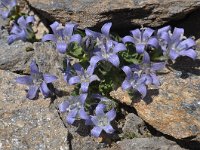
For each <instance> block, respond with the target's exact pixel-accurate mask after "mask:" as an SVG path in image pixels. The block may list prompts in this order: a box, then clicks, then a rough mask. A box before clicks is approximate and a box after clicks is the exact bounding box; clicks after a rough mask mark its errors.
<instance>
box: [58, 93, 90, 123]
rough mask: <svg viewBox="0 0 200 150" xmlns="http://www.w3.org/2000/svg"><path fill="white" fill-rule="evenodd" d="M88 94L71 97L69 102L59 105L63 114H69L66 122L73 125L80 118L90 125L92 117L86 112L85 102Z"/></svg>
mask: <svg viewBox="0 0 200 150" xmlns="http://www.w3.org/2000/svg"><path fill="white" fill-rule="evenodd" d="M86 98H87V94H81V95H79V96H70V97H69V99H68V100H66V101H64V102H62V103H61V104H59V106H58V108H59V111H60V112H61V113H63V112H68V115H67V117H66V121H67V123H69V124H73V123H74V121H75V120H76V119H78V118H79V117H80V118H81V119H84V120H85V121H86V124H89V123H90V116H89V115H88V114H87V113H86V112H85V110H84V104H85V100H86Z"/></svg>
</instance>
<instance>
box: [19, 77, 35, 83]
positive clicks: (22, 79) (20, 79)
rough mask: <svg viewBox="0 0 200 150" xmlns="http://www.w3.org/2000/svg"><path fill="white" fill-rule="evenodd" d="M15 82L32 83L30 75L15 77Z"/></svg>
mask: <svg viewBox="0 0 200 150" xmlns="http://www.w3.org/2000/svg"><path fill="white" fill-rule="evenodd" d="M16 82H17V83H19V84H25V85H32V84H33V80H32V78H31V77H30V76H24V77H17V78H16Z"/></svg>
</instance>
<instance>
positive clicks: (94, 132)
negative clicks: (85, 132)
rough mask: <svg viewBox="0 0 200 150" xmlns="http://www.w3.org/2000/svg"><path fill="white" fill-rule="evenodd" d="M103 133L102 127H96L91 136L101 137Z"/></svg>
mask: <svg viewBox="0 0 200 150" xmlns="http://www.w3.org/2000/svg"><path fill="white" fill-rule="evenodd" d="M101 132H102V129H101V128H100V127H94V128H93V129H92V130H91V134H92V136H94V137H99V136H100V134H101Z"/></svg>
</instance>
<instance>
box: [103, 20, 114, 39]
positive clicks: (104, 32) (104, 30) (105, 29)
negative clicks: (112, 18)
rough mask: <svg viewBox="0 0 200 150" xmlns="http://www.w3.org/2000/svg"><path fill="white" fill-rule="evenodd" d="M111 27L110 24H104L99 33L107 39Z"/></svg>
mask: <svg viewBox="0 0 200 150" xmlns="http://www.w3.org/2000/svg"><path fill="white" fill-rule="evenodd" d="M111 26H112V23H111V22H109V23H105V24H104V25H103V26H102V28H101V32H102V33H103V34H104V35H105V36H107V37H109V34H110V28H111Z"/></svg>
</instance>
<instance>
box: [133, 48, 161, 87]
mask: <svg viewBox="0 0 200 150" xmlns="http://www.w3.org/2000/svg"><path fill="white" fill-rule="evenodd" d="M130 67H131V69H132V70H134V71H135V72H138V73H140V74H141V76H143V77H145V78H146V82H145V83H146V84H147V85H148V84H153V85H156V86H158V85H160V81H159V79H158V77H157V76H156V71H158V70H161V69H163V68H164V67H165V62H156V63H153V62H151V60H150V56H149V54H148V53H147V52H146V51H145V52H144V54H143V61H142V62H141V63H140V64H138V65H132V66H130Z"/></svg>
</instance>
